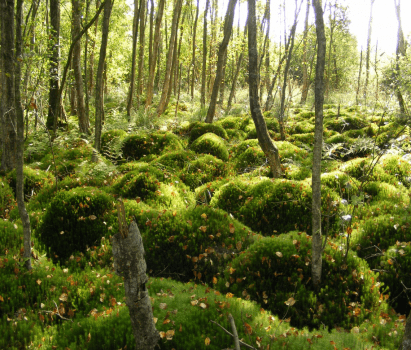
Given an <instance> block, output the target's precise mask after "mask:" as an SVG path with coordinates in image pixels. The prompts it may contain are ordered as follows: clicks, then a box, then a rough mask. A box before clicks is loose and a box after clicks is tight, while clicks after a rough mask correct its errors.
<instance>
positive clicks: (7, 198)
mask: <svg viewBox="0 0 411 350" xmlns="http://www.w3.org/2000/svg"><path fill="white" fill-rule="evenodd" d="M16 205H17V203H16V200H15V198H14V193H13V190H12V188H11V187H10V186H9V184H8V182H7V181H6V180H5V179H3V178H2V177H0V218H3V219H7V218H8V217H9V215H10V211H11V210H12V209H13V208H14V207H15V206H16Z"/></svg>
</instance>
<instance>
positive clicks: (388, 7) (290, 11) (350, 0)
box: [200, 0, 411, 55]
mask: <svg viewBox="0 0 411 350" xmlns="http://www.w3.org/2000/svg"><path fill="white" fill-rule="evenodd" d="M263 1H264V0H263ZM283 1H285V5H286V9H287V23H288V24H289V25H290V26H291V24H292V21H293V16H294V8H295V0H271V17H272V22H271V28H272V31H273V35H274V36H275V35H278V18H279V13H280V11H279V5H280V4H282V3H283ZM334 1H335V0H331V2H332V3H334ZM370 1H371V0H339V2H340V3H341V4H344V5H347V6H348V8H349V10H348V18H349V19H350V20H351V25H350V32H351V33H352V34H354V35H355V36H356V37H357V41H358V49H359V50H361V47H363V48H364V49H365V48H366V45H367V33H368V21H369V18H370ZM241 2H242V3H241V5H240V10H238V9H237V11H236V17H237V18H236V19H235V20H234V23H238V14H239V13H240V22H243V24H242V25H244V22H245V19H246V16H247V3H246V1H241ZM298 2H300V0H298ZM322 2H323V4H324V3H325V0H323V1H322ZM218 3H219V5H220V10H219V15H220V16H221V17H223V16H224V15H225V11H226V9H227V5H228V0H218ZM204 4H205V0H200V8H201V9H202V10H203V11H204ZM305 4H306V0H304V3H303V5H302V8H301V12H300V17H299V25H298V27H297V31H298V32H301V31H302V30H303V28H304V16H305ZM237 6H238V5H237ZM310 11H311V23H314V15H313V9H312V8H311V10H310ZM410 15H411V0H402V1H401V18H402V27H403V31H404V35H405V37H406V38H407V36H408V35H409V34H411V21H410V20H409V19H408V18H409V16H410ZM326 17H327V16H325V21H326V20H327V18H326ZM275 28H277V34H276V33H275V31H276V29H275ZM280 28H281V31H282V30H283V29H282V28H283V24H281V25H280ZM397 30H398V22H397V17H396V14H395V7H394V0H375V2H374V6H373V28H372V46H373V50H375V46H376V42H377V40H378V52H380V53H383V52H385V54H386V55H391V54H393V53H395V49H396V43H397Z"/></svg>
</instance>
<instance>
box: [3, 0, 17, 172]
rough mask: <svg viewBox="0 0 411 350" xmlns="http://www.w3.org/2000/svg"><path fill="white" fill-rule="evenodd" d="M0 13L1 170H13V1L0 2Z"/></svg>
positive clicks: (14, 133) (14, 125) (14, 142)
mask: <svg viewBox="0 0 411 350" xmlns="http://www.w3.org/2000/svg"><path fill="white" fill-rule="evenodd" d="M0 5H1V8H0V10H1V12H2V32H1V61H2V68H3V69H2V71H1V77H2V95H1V97H2V110H3V111H2V115H1V118H2V125H1V129H2V133H3V136H2V151H3V153H2V157H1V170H4V171H8V170H11V169H14V168H15V167H16V164H17V154H16V137H17V135H16V133H17V130H16V111H15V106H14V60H13V54H14V48H15V46H14V0H4V1H1V2H0Z"/></svg>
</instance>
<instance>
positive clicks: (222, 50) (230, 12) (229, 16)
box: [205, 0, 237, 123]
mask: <svg viewBox="0 0 411 350" xmlns="http://www.w3.org/2000/svg"><path fill="white" fill-rule="evenodd" d="M236 4H237V0H230V1H229V2H228V8H227V13H226V15H225V20H224V38H223V41H222V42H221V43H220V47H219V49H218V61H217V70H216V76H215V80H214V86H213V92H212V94H211V98H210V105H209V107H208V112H207V117H206V119H205V121H206V123H212V122H213V118H214V115H215V107H216V103H217V96H218V90H219V88H220V83H221V79H222V71H223V64H224V56H225V55H226V53H227V46H228V42H229V41H230V37H231V32H232V29H233V20H234V10H235V5H236Z"/></svg>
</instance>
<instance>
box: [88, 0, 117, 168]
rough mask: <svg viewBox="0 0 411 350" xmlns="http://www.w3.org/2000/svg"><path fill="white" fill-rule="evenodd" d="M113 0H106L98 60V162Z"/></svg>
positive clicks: (96, 136) (94, 153)
mask: <svg viewBox="0 0 411 350" xmlns="http://www.w3.org/2000/svg"><path fill="white" fill-rule="evenodd" d="M113 2H114V0H113V1H111V0H105V3H104V18H103V26H102V30H101V32H102V33H101V46H100V56H99V60H98V67H97V76H96V101H95V105H96V117H95V119H96V120H95V123H96V124H95V141H94V148H95V150H96V151H95V152H93V157H92V158H93V159H92V160H93V162H98V153H100V149H101V129H102V117H103V113H104V100H103V73H104V72H103V71H104V63H105V60H106V51H107V41H108V32H109V25H110V15H111V9H112V8H113Z"/></svg>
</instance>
